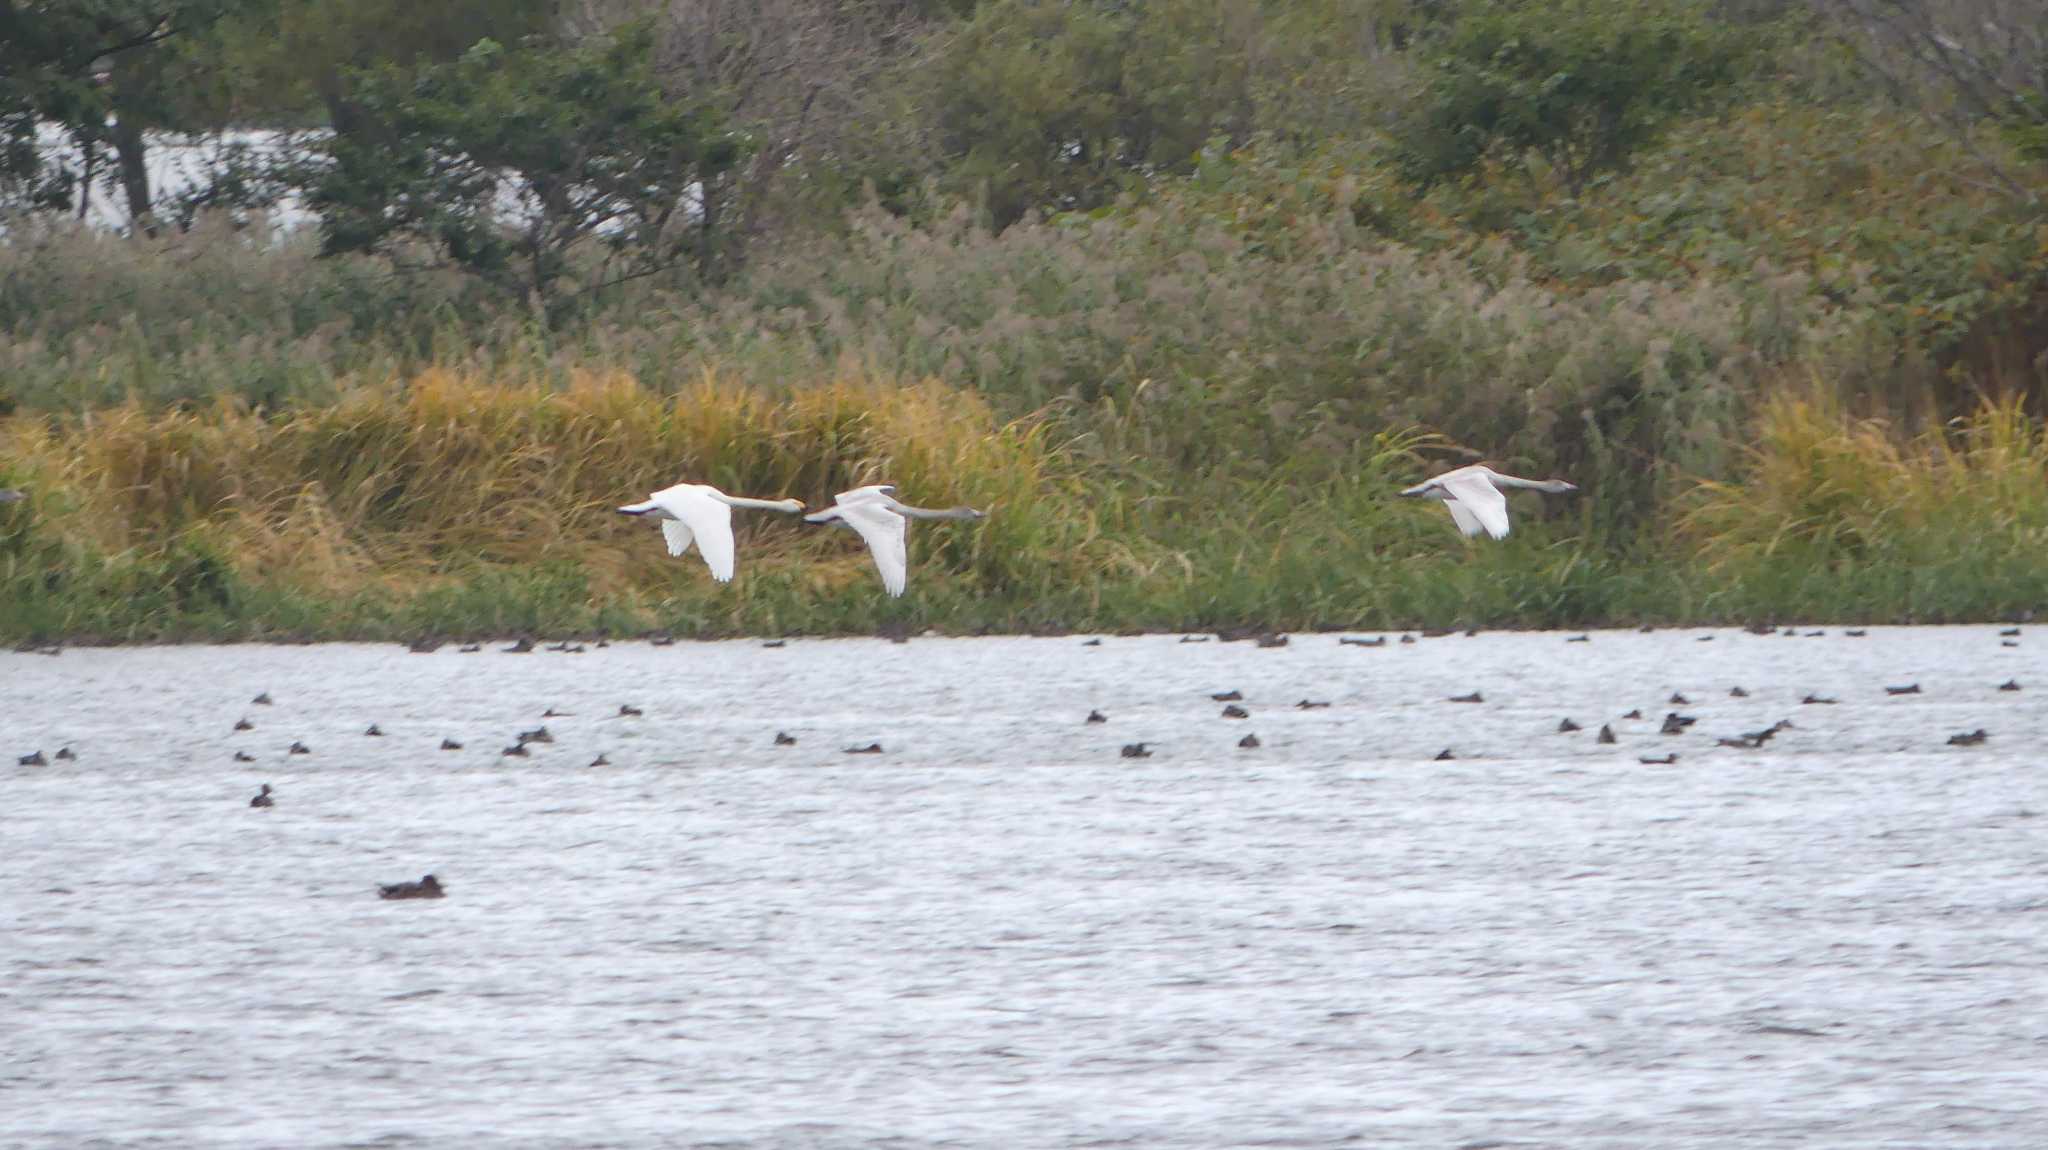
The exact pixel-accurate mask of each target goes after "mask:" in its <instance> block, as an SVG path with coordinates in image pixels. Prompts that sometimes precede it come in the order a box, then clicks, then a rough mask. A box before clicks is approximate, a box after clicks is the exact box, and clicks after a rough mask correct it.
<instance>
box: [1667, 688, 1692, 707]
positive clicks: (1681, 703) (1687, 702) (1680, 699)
mask: <svg viewBox="0 0 2048 1150" xmlns="http://www.w3.org/2000/svg"><path fill="white" fill-rule="evenodd" d="M1671 705H1672V706H1674V707H1686V706H1691V705H1692V700H1691V699H1688V698H1686V697H1685V696H1684V695H1681V694H1679V693H1678V692H1677V691H1673V692H1671Z"/></svg>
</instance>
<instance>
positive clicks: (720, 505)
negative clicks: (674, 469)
mask: <svg viewBox="0 0 2048 1150" xmlns="http://www.w3.org/2000/svg"><path fill="white" fill-rule="evenodd" d="M735 507H758V508H760V509H762V510H763V511H802V510H803V509H804V503H803V500H801V499H742V498H740V497H739V496H737V495H727V494H726V493H725V492H723V491H720V490H719V489H718V488H716V487H712V486H711V485H709V484H706V483H678V484H676V485H675V486H674V487H667V488H663V489H662V490H660V491H657V492H655V493H654V494H653V495H650V496H648V497H647V501H646V502H645V503H629V504H627V505H626V506H624V507H621V508H619V511H620V513H621V514H625V515H652V516H654V517H655V518H656V519H659V520H661V535H662V538H664V539H666V540H668V553H669V554H670V555H681V554H682V553H683V552H685V551H688V550H689V549H690V542H691V540H693V539H694V540H695V541H696V543H697V549H698V550H699V551H702V552H703V553H704V565H705V566H706V567H709V568H711V577H712V578H713V579H716V580H718V581H719V582H720V583H730V582H732V509H733V508H735Z"/></svg>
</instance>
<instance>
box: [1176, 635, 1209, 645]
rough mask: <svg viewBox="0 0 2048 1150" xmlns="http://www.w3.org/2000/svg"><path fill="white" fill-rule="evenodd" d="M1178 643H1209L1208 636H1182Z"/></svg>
mask: <svg viewBox="0 0 2048 1150" xmlns="http://www.w3.org/2000/svg"><path fill="white" fill-rule="evenodd" d="M1180 641H1181V642H1183V643H1206V642H1208V641H1209V636H1207V635H1182V636H1181V637H1180Z"/></svg>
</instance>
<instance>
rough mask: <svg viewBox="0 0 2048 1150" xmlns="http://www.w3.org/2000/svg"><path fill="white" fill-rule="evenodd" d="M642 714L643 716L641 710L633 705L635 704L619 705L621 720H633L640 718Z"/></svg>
mask: <svg viewBox="0 0 2048 1150" xmlns="http://www.w3.org/2000/svg"><path fill="white" fill-rule="evenodd" d="M640 714H641V711H640V708H638V707H636V706H634V705H633V704H631V703H620V704H619V718H621V719H632V718H638V717H639V715H640Z"/></svg>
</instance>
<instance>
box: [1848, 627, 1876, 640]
mask: <svg viewBox="0 0 2048 1150" xmlns="http://www.w3.org/2000/svg"><path fill="white" fill-rule="evenodd" d="M1842 634H1844V635H1847V636H1848V637H1849V638H1851V639H1861V638H1862V637H1863V636H1865V635H1868V634H1870V632H1868V631H1864V630H1861V629H1858V630H1853V631H1844V632H1842Z"/></svg>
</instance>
